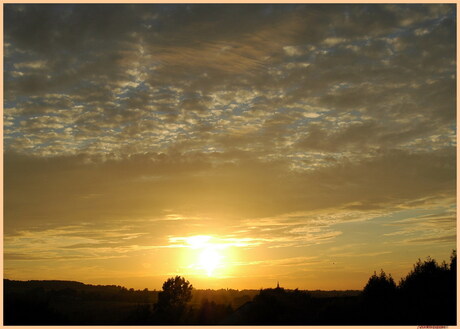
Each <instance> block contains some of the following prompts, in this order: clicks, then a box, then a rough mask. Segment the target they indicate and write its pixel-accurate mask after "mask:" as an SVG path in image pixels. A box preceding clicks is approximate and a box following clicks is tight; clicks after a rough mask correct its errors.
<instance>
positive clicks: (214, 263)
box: [199, 247, 222, 276]
mask: <svg viewBox="0 0 460 329" xmlns="http://www.w3.org/2000/svg"><path fill="white" fill-rule="evenodd" d="M221 260H222V255H221V254H219V252H218V251H217V250H216V248H212V247H208V248H206V249H204V250H203V251H201V253H200V256H199V265H200V267H201V268H202V269H203V270H205V271H206V273H207V275H208V276H213V274H214V271H215V270H216V268H218V267H219V266H221Z"/></svg>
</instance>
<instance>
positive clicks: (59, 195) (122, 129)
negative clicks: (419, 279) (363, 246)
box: [4, 4, 456, 274]
mask: <svg viewBox="0 0 460 329" xmlns="http://www.w3.org/2000/svg"><path fill="white" fill-rule="evenodd" d="M4 13H5V14H4V22H5V26H4V31H5V36H4V42H5V45H4V53H5V55H4V56H5V57H4V62H5V64H4V66H5V75H4V95H5V100H4V149H5V153H4V170H5V176H4V191H5V215H4V223H5V234H6V238H5V253H6V260H7V262H6V271H7V273H8V271H10V272H9V273H12V274H15V273H17V271H18V269H20V268H21V269H22V270H24V269H25V268H26V267H27V266H28V265H27V266H26V265H24V264H26V263H24V262H23V261H26V260H31V259H33V258H34V257H35V258H37V257H38V258H40V257H42V258H45V259H46V258H50V259H53V257H54V258H56V259H57V258H59V257H64V258H65V257H67V258H69V257H70V258H71V257H75V258H76V259H77V258H80V259H91V258H92V257H93V258H97V257H102V258H107V257H118V256H119V257H126V256H127V255H131V254H135V253H141V252H142V253H148V252H149V250H152V249H155V248H163V247H165V248H166V247H172V248H174V244H171V243H170V242H171V240H168V238H167V237H169V238H171V237H179V238H180V237H181V236H189V235H194V234H211V235H212V234H218V235H219V236H221V237H223V238H224V239H225V238H227V239H230V238H231V239H240V241H243V242H244V243H243V244H244V245H247V247H250V246H252V247H253V248H262V247H264V246H265V247H280V248H282V247H289V246H298V247H299V246H303V247H305V248H308V246H309V245H313V244H314V245H316V244H323V243H326V244H330V243H335V244H334V247H331V248H337V247H338V246H340V243H339V241H338V240H337V241H336V239H338V238H339V237H343V236H350V237H351V240H353V239H358V238H357V237H358V235H359V234H360V232H348V231H347V229H346V228H343V227H342V228H341V227H339V226H340V224H343V223H355V222H362V221H369V220H372V219H375V218H380V217H382V216H386V215H388V214H400V213H404V216H402V215H401V216H400V217H398V218H394V220H393V221H390V220H387V221H381V223H382V224H380V225H381V226H379V227H380V228H382V227H385V229H383V228H382V232H381V234H380V235H379V237H381V239H382V247H381V249H379V251H378V252H382V253H386V252H387V249H385V247H384V245H385V243H390V242H391V243H392V244H394V243H396V244H398V243H399V244H402V245H405V246H406V245H417V246H420V245H424V246H430V244H434V243H436V244H439V243H440V242H441V243H444V244H445V245H446V244H447V246H451V245H452V246H453V245H454V244H455V242H454V241H455V236H456V231H455V215H456V214H455V168H456V163H455V156H456V141H455V140H456V90H455V86H456V57H455V55H456V33H455V31H456V12H455V5H173V4H170V5H19V4H9V5H5V7H4ZM403 217H404V218H403ZM337 225H339V226H337ZM390 228H391V229H390ZM362 229H363V230H364V228H362ZM388 230H390V231H388ZM363 232H364V231H363ZM363 232H361V233H363ZM353 234H355V235H353ZM56 237H58V238H56ZM59 237H60V238H59ZM385 239H389V240H385ZM395 239H396V240H395ZM26 241H27V243H26ZM40 241H42V242H40ZM43 241H47V242H48V243H47V244H43ZM66 241H67V242H66ZM334 241H335V242H334ZM41 243H42V244H41ZM343 243H344V245H342V246H343V247H344V248H345V249H346V246H348V245H345V241H343ZM362 243H365V242H362ZM331 250H332V249H331ZM446 250H448V248H446ZM32 255H34V256H32ZM418 256H423V255H418ZM285 258H286V256H285ZM294 259H296V260H298V259H299V258H294ZM300 259H303V258H300ZM257 261H263V260H254V262H257ZM275 263H276V262H274V263H273V264H275ZM80 264H81V263H80ZM21 266H24V267H21ZM66 266H71V265H66Z"/></svg>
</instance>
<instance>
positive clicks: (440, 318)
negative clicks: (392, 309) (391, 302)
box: [399, 250, 457, 324]
mask: <svg viewBox="0 0 460 329" xmlns="http://www.w3.org/2000/svg"><path fill="white" fill-rule="evenodd" d="M456 263H457V255H456V251H455V250H454V251H453V252H452V255H451V264H450V266H449V265H447V264H446V263H445V262H443V263H442V264H441V265H439V264H438V263H437V262H436V260H434V259H431V258H430V257H428V258H427V260H425V261H423V262H422V261H421V260H420V259H419V260H418V262H417V263H416V264H415V265H414V268H413V269H412V271H410V272H409V274H408V275H407V276H406V277H405V278H402V279H401V281H400V283H399V290H400V294H401V296H400V297H401V298H400V299H401V301H402V302H403V303H404V304H406V305H409V306H408V307H407V309H406V311H405V315H406V317H407V319H406V321H405V322H406V323H407V324H415V323H414V322H411V319H413V318H415V317H418V319H419V322H418V323H419V324H425V323H426V324H433V323H436V324H453V323H455V321H456V319H455V315H456V312H455V309H456V273H457V272H456Z"/></svg>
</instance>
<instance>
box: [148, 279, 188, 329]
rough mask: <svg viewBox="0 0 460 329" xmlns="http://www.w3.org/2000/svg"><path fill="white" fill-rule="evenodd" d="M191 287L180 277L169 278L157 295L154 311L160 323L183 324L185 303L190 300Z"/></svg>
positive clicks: (185, 313) (185, 314)
mask: <svg viewBox="0 0 460 329" xmlns="http://www.w3.org/2000/svg"><path fill="white" fill-rule="evenodd" d="M192 289H193V286H192V285H191V284H190V282H189V281H186V280H185V278H183V277H181V276H178V275H177V276H176V277H174V278H169V279H168V280H166V281H165V283H163V291H160V293H159V294H158V303H157V304H156V311H157V315H158V321H159V322H160V323H167V324H169V323H174V324H178V323H183V322H184V321H185V318H186V316H187V312H186V311H187V309H186V305H187V303H188V302H189V301H190V300H191V299H192Z"/></svg>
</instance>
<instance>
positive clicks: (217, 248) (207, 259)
mask: <svg viewBox="0 0 460 329" xmlns="http://www.w3.org/2000/svg"><path fill="white" fill-rule="evenodd" d="M184 240H185V242H186V243H187V245H188V247H189V248H190V251H191V252H193V254H194V255H193V256H192V255H191V254H189V255H190V256H192V258H191V259H193V260H194V261H193V263H192V264H190V266H189V268H190V269H193V270H194V271H196V273H197V274H198V273H200V274H201V275H207V276H208V277H218V276H220V275H222V274H223V271H225V270H226V268H227V266H228V264H226V256H227V253H228V250H227V249H228V247H229V246H228V245H226V244H225V243H222V241H219V239H217V238H216V237H214V236H208V235H196V236H191V237H188V238H186V239H184Z"/></svg>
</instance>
